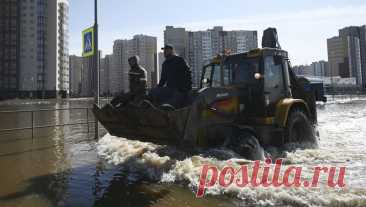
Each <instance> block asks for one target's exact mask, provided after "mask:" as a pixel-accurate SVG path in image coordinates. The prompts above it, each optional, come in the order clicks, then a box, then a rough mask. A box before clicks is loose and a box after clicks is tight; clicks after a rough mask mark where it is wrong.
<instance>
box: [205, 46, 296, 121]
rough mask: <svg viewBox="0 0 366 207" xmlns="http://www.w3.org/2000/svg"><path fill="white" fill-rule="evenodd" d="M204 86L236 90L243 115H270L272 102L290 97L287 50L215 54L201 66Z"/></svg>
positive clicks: (273, 105)
mask: <svg viewBox="0 0 366 207" xmlns="http://www.w3.org/2000/svg"><path fill="white" fill-rule="evenodd" d="M206 87H208V88H210V87H224V88H227V89H228V90H236V91H237V93H236V94H237V96H239V100H240V104H241V105H243V106H244V107H241V108H243V113H244V114H245V115H246V116H251V117H253V116H273V115H274V113H275V109H276V104H277V103H278V102H279V101H280V100H282V99H283V98H287V97H291V87H290V75H289V64H288V58H287V52H286V51H283V50H279V49H272V48H264V49H256V50H252V51H250V52H248V53H241V54H235V55H230V56H223V57H217V58H215V59H214V60H213V61H212V63H211V64H208V65H206V66H205V67H204V68H203V73H202V77H201V88H206ZM244 109H245V110H244Z"/></svg>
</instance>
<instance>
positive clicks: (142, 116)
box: [93, 104, 190, 145]
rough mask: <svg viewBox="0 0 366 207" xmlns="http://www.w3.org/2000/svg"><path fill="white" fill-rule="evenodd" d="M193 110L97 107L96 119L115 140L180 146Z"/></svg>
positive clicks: (131, 106) (149, 107) (133, 106)
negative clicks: (118, 138) (125, 139)
mask: <svg viewBox="0 0 366 207" xmlns="http://www.w3.org/2000/svg"><path fill="white" fill-rule="evenodd" d="M189 110H190V109H189V107H187V108H182V109H178V110H174V111H164V110H160V109H158V108H156V107H154V106H152V105H151V106H148V107H146V106H145V107H139V106H135V105H132V104H128V105H126V106H124V107H121V108H115V107H113V106H112V105H110V104H107V105H105V106H104V107H103V108H99V107H98V106H96V105H94V107H93V113H94V115H95V117H96V119H97V120H98V121H99V122H100V123H101V124H102V125H103V126H104V127H105V128H106V130H107V131H108V132H109V133H110V134H111V135H113V136H117V137H123V138H127V139H131V140H138V141H143V142H152V143H155V144H162V145H165V144H179V143H180V141H181V140H182V139H183V136H184V129H185V126H186V120H187V117H188V115H189Z"/></svg>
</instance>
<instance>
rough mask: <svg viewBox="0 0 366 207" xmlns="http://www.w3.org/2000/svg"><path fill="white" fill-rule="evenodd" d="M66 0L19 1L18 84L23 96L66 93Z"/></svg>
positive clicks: (67, 30)
mask: <svg viewBox="0 0 366 207" xmlns="http://www.w3.org/2000/svg"><path fill="white" fill-rule="evenodd" d="M68 21H69V3H68V0H23V1H20V46H19V48H20V57H19V58H20V60H19V62H20V86H19V88H20V89H19V90H20V91H21V92H22V93H23V94H25V95H26V96H28V95H30V96H33V97H35V96H38V97H39V96H40V97H48V98H53V97H60V96H62V97H65V96H67V94H68V93H69V54H68V53H69V51H68V47H69V45H68V44H69V43H68V38H69V36H68V33H69V29H68V27H69V26H68Z"/></svg>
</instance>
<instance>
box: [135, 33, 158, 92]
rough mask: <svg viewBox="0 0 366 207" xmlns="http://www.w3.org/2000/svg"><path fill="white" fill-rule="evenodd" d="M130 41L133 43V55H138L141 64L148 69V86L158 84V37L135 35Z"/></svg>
mask: <svg viewBox="0 0 366 207" xmlns="http://www.w3.org/2000/svg"><path fill="white" fill-rule="evenodd" d="M130 41H132V43H133V48H132V55H138V56H139V57H140V64H141V66H142V67H144V68H145V69H146V70H147V85H148V87H149V88H152V87H154V86H156V85H157V80H158V74H159V72H158V55H157V49H158V48H157V38H156V37H152V36H147V35H135V36H134V37H133V39H132V40H130ZM128 70H129V68H128Z"/></svg>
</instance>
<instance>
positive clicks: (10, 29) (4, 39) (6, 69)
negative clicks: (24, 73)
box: [0, 0, 20, 100]
mask: <svg viewBox="0 0 366 207" xmlns="http://www.w3.org/2000/svg"><path fill="white" fill-rule="evenodd" d="M19 13H20V1H19V0H2V1H0V100H1V99H2V98H14V97H16V96H17V93H18V90H19V69H20V68H19V42H20V33H19V29H20V28H19V26H20V23H19V18H20V16H19Z"/></svg>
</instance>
